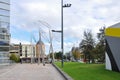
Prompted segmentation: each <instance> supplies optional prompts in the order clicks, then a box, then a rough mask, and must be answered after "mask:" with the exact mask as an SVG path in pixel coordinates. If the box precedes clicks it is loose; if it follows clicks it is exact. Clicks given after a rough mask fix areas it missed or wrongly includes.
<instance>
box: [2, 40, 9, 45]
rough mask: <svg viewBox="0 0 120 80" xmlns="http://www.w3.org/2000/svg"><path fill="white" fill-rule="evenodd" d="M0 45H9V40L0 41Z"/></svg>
mask: <svg viewBox="0 0 120 80" xmlns="http://www.w3.org/2000/svg"><path fill="white" fill-rule="evenodd" d="M0 46H9V42H5V41H0Z"/></svg>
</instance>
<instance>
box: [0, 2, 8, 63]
mask: <svg viewBox="0 0 120 80" xmlns="http://www.w3.org/2000/svg"><path fill="white" fill-rule="evenodd" d="M9 43H10V0H0V64H1V65H2V64H3V65H4V64H8V63H9Z"/></svg>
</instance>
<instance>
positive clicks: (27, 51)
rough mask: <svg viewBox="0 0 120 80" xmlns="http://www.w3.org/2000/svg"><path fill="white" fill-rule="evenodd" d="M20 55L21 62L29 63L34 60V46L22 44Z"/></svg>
mask: <svg viewBox="0 0 120 80" xmlns="http://www.w3.org/2000/svg"><path fill="white" fill-rule="evenodd" d="M21 46H22V52H21V53H22V55H21V56H20V58H21V59H22V61H27V62H30V61H31V60H33V59H35V58H36V46H35V45H30V44H22V45H21Z"/></svg>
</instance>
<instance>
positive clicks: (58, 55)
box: [55, 51, 62, 60]
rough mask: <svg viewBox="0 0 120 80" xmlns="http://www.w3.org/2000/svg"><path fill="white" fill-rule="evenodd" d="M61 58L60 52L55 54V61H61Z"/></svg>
mask: <svg viewBox="0 0 120 80" xmlns="http://www.w3.org/2000/svg"><path fill="white" fill-rule="evenodd" d="M61 57H62V52H60V51H59V52H55V59H58V60H60V59H61Z"/></svg>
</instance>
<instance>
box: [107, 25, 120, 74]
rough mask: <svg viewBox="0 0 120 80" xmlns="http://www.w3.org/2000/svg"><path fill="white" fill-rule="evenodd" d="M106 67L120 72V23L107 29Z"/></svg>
mask: <svg viewBox="0 0 120 80" xmlns="http://www.w3.org/2000/svg"><path fill="white" fill-rule="evenodd" d="M105 39H106V52H107V53H106V69H109V70H113V71H117V72H120V23H117V24H114V25H112V26H110V27H108V28H107V29H106V30H105Z"/></svg>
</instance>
